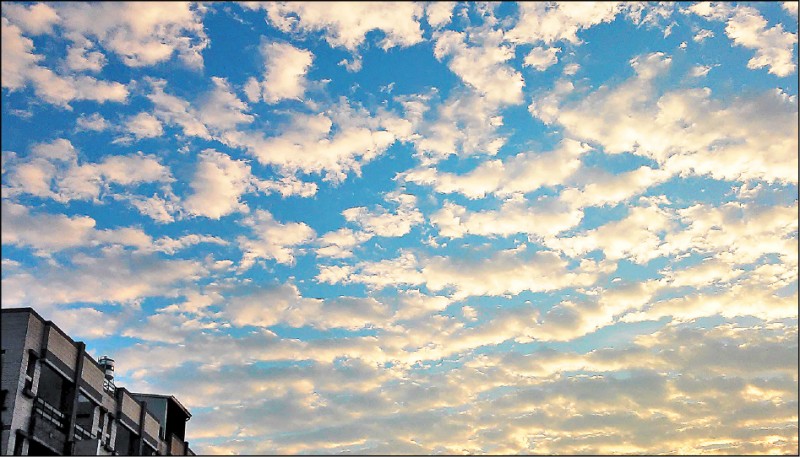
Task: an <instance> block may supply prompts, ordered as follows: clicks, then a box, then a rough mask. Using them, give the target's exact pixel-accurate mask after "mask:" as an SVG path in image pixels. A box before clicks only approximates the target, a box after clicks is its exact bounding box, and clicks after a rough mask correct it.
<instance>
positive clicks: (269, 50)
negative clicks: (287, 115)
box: [246, 43, 314, 104]
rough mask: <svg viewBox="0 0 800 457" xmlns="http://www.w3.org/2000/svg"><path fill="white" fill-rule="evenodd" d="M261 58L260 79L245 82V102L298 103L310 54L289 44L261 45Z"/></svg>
mask: <svg viewBox="0 0 800 457" xmlns="http://www.w3.org/2000/svg"><path fill="white" fill-rule="evenodd" d="M261 55H263V56H264V59H265V60H266V69H265V71H264V80H263V81H261V82H260V83H258V82H257V81H256V80H255V79H254V78H250V80H248V82H247V86H246V91H247V95H248V98H249V100H250V101H253V102H255V101H258V100H259V99H263V100H264V101H265V102H267V103H269V104H274V103H278V102H279V101H281V100H286V99H294V100H301V99H302V98H303V94H304V93H305V91H306V86H307V81H306V74H307V73H308V69H309V67H311V63H312V62H313V59H314V55H313V54H312V53H311V52H310V51H306V50H304V49H298V48H296V47H294V46H292V45H291V44H289V43H263V44H262V45H261Z"/></svg>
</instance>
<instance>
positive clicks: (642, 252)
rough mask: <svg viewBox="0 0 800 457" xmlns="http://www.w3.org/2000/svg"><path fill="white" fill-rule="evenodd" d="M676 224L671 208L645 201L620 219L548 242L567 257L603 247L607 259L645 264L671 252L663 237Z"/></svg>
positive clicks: (552, 247) (579, 255)
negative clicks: (663, 208) (665, 208)
mask: <svg viewBox="0 0 800 457" xmlns="http://www.w3.org/2000/svg"><path fill="white" fill-rule="evenodd" d="M671 225H672V220H671V218H670V214H669V212H668V211H665V210H662V209H661V208H659V207H658V206H657V205H655V204H652V203H651V202H647V201H645V206H634V207H632V208H630V209H629V211H628V214H627V215H626V216H625V217H624V218H622V219H620V220H617V221H612V222H608V223H606V224H604V225H602V226H600V227H598V228H595V229H591V230H587V231H585V232H584V233H582V234H576V235H574V236H566V235H565V236H563V237H560V238H550V239H548V240H546V241H545V244H546V245H547V246H548V247H550V248H551V249H554V250H558V251H561V252H564V253H565V254H566V255H567V256H569V257H573V258H580V257H582V256H583V255H584V254H586V253H588V252H591V251H593V250H595V249H600V250H601V251H602V252H603V254H604V255H605V258H606V259H611V260H620V259H626V260H629V261H631V262H634V263H638V264H644V263H646V262H648V261H650V260H652V259H654V258H657V257H660V256H663V255H665V254H667V253H668V252H667V251H665V248H664V247H663V246H662V245H663V244H664V241H663V240H662V237H661V236H660V235H661V234H662V233H663V232H664V231H665V230H667V229H669V228H670V227H671Z"/></svg>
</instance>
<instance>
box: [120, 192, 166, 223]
mask: <svg viewBox="0 0 800 457" xmlns="http://www.w3.org/2000/svg"><path fill="white" fill-rule="evenodd" d="M122 199H123V200H127V201H128V202H129V203H130V204H131V205H133V207H134V208H136V209H137V210H138V211H139V213H141V214H143V215H145V216H147V217H149V218H151V219H153V220H154V221H156V222H158V223H160V224H165V223H168V222H173V221H174V220H175V217H174V214H175V213H177V212H179V211H180V203H179V202H178V201H177V197H175V196H174V194H171V193H170V194H167V198H166V199H165V198H162V197H160V196H158V195H153V196H152V197H142V196H138V195H126V196H123V197H122Z"/></svg>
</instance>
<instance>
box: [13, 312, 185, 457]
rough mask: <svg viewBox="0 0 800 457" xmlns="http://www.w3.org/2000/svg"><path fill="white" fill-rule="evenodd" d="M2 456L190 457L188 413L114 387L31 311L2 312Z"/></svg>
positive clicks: (105, 361)
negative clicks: (100, 456)
mask: <svg viewBox="0 0 800 457" xmlns="http://www.w3.org/2000/svg"><path fill="white" fill-rule="evenodd" d="M1 335H2V337H1V338H0V339H2V348H1V349H2V370H3V371H2V385H0V388H1V390H0V409H2V411H0V418H1V419H2V434H0V454H2V455H194V453H193V452H192V451H191V449H189V444H188V443H187V442H186V437H185V433H186V421H188V420H189V418H190V417H191V414H189V411H188V410H186V408H184V407H183V405H181V404H180V402H179V401H178V400H177V399H176V398H175V397H173V396H169V395H154V394H144V393H133V392H129V391H128V390H126V389H125V388H122V387H117V386H115V385H114V377H113V372H114V361H113V360H112V359H110V358H108V357H102V358H100V361H96V360H95V359H94V358H92V356H90V355H89V354H88V353H87V352H86V345H85V344H84V343H82V342H76V341H73V340H72V338H70V337H69V336H68V335H67V334H65V333H64V332H63V331H62V330H61V329H59V328H58V327H57V326H56V325H55V324H54V323H53V322H51V321H47V320H44V319H43V318H42V317H41V316H40V315H39V314H38V313H36V311H34V310H33V309H31V308H9V309H3V310H2V334H1Z"/></svg>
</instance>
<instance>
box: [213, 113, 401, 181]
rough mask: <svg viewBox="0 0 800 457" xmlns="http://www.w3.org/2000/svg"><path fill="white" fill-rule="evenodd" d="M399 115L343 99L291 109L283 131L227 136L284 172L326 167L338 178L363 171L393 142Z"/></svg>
mask: <svg viewBox="0 0 800 457" xmlns="http://www.w3.org/2000/svg"><path fill="white" fill-rule="evenodd" d="M396 120H397V118H396V116H395V115H393V114H389V113H385V112H381V113H379V114H377V115H375V116H372V115H371V114H370V113H369V112H367V111H366V110H365V109H363V108H360V107H355V108H354V107H351V106H350V104H349V103H348V102H347V100H344V99H342V100H340V101H339V104H338V105H334V106H332V107H331V108H330V109H328V110H327V111H326V112H324V113H320V114H316V115H308V114H299V113H292V117H291V121H290V123H289V124H288V125H286V126H283V127H282V128H280V129H278V130H279V131H280V132H281V134H280V135H277V136H272V137H264V136H263V134H262V133H260V132H240V131H236V132H234V131H229V132H226V133H225V135H224V140H225V141H226V142H228V143H229V144H230V145H232V146H235V147H241V148H245V149H247V150H248V152H250V153H251V154H252V155H253V156H255V157H256V158H257V159H258V161H259V162H261V163H263V164H266V165H276V166H277V167H278V168H279V169H280V170H281V171H282V173H283V174H285V175H292V174H294V173H295V172H297V171H303V172H305V173H325V177H324V179H325V180H328V181H334V182H338V181H342V180H344V179H345V178H346V177H347V173H348V172H350V171H355V172H356V174H359V173H360V169H361V165H362V164H363V163H366V162H369V161H370V160H372V159H373V158H375V157H376V156H378V155H379V154H381V153H383V152H384V151H386V149H387V148H388V147H389V146H390V145H391V144H392V143H394V142H395V140H396V139H397V137H396V135H395V133H393V127H394V126H395V125H396Z"/></svg>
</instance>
